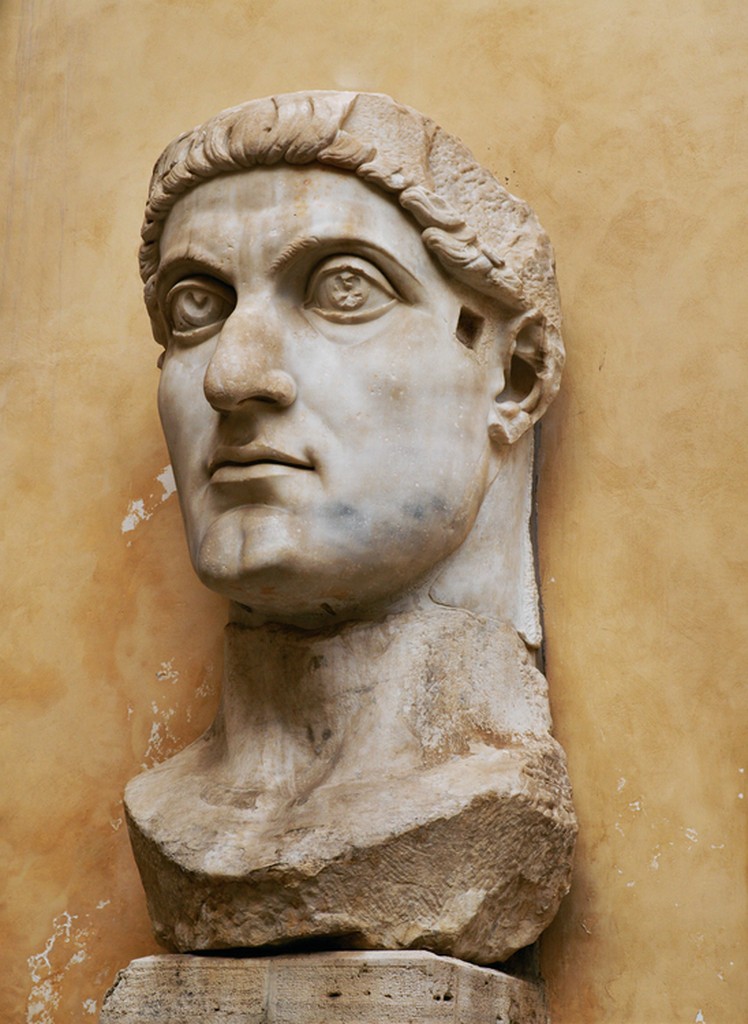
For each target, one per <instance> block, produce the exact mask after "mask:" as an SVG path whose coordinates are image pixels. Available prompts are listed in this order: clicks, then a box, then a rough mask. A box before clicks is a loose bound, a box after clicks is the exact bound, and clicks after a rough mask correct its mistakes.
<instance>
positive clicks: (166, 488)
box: [120, 465, 177, 533]
mask: <svg viewBox="0 0 748 1024" xmlns="http://www.w3.org/2000/svg"><path fill="white" fill-rule="evenodd" d="M156 480H157V481H158V483H159V484H160V485H161V493H160V494H159V493H157V492H155V491H152V492H151V493H150V494H149V495H148V497H147V498H134V499H133V500H132V501H131V502H130V504H129V505H128V506H127V513H126V515H125V518H124V519H123V520H122V525H121V527H120V529H121V531H122V533H132V531H133V530H134V529H135V527H136V526H138V525H139V524H140V523H145V522H147V521H148V520H149V519H150V518H151V516H152V515H153V513H154V512H155V511H156V509H157V508H158V507H159V506H160V505H163V503H164V502H165V501H168V499H169V498H170V497H171V496H172V494H175V493H176V489H177V485H176V481H175V480H174V471H173V470H172V468H171V466H170V465H167V466H164V468H163V469H162V470H161V472H160V473H158V474H157V475H156Z"/></svg>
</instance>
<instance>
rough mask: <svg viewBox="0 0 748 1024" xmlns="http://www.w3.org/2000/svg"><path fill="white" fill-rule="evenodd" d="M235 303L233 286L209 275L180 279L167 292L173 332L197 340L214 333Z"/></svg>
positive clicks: (167, 309)
mask: <svg viewBox="0 0 748 1024" xmlns="http://www.w3.org/2000/svg"><path fill="white" fill-rule="evenodd" d="M235 305H236V296H235V294H234V290H233V288H230V287H229V286H228V285H225V284H222V283H221V282H220V281H217V280H215V279H214V278H212V277H208V276H203V275H201V276H199V277H188V278H185V279H184V280H183V281H179V282H178V283H177V284H175V285H174V287H173V288H172V289H171V290H170V291H169V294H168V295H167V296H166V315H167V319H168V321H169V324H170V327H171V331H172V334H174V335H175V336H177V337H182V338H185V339H189V340H200V339H201V338H202V337H204V336H206V335H208V334H211V333H213V331H215V330H216V328H217V327H218V326H219V325H220V324H222V323H223V321H224V320H226V318H227V317H228V316H229V315H230V314H231V312H232V310H233V309H234V306H235Z"/></svg>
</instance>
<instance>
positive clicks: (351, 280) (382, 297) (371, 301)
mask: <svg viewBox="0 0 748 1024" xmlns="http://www.w3.org/2000/svg"><path fill="white" fill-rule="evenodd" d="M397 301H398V298H397V295H396V293H395V292H394V290H393V288H392V285H391V284H390V283H389V281H388V280H387V278H386V277H385V276H384V274H383V273H382V272H381V271H380V270H378V269H377V267H375V266H374V264H373V263H370V262H369V261H368V260H364V259H360V258H359V257H357V256H330V257H328V259H326V260H323V261H322V263H320V264H319V265H318V266H317V268H316V269H315V270H314V272H313V274H312V276H311V278H310V280H309V285H308V287H307V294H306V300H305V302H304V305H305V306H306V308H307V309H311V310H312V311H313V312H315V313H318V314H319V315H320V316H322V317H324V318H325V319H326V320H331V321H332V322H333V323H339V324H357V323H363V322H365V321H367V320H374V319H375V318H376V317H379V316H382V314H383V313H386V312H387V310H388V309H391V308H392V307H393V306H394V305H395V303H396V302H397Z"/></svg>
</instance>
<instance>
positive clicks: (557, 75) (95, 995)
mask: <svg viewBox="0 0 748 1024" xmlns="http://www.w3.org/2000/svg"><path fill="white" fill-rule="evenodd" d="M746 10H747V9H746V7H745V5H744V3H742V2H740V0H732V2H720V0H690V2H689V0H678V2H676V0H656V2H652V0H649V2H646V0H607V2H603V0H556V2H547V3H540V2H530V0H459V2H456V0H452V2H446V0H377V2H376V3H374V2H366V0H346V2H343V0H315V2H311V0H262V2H258V0H211V2H209V3H208V2H203V3H198V2H193V0H138V2H137V3H136V2H132V0H5V2H4V3H3V4H2V6H0V50H1V51H2V58H1V60H0V68H1V71H0V74H1V75H2V91H1V94H2V97H3V102H2V104H0V125H1V126H2V128H3V139H4V144H3V151H2V162H3V171H4V173H3V174H2V175H1V176H0V189H1V190H2V196H1V198H0V210H1V211H2V228H1V229H0V232H1V234H2V252H3V262H2V268H0V274H1V275H2V277H1V281H2V298H1V299H0V304H1V308H2V331H1V332H0V344H1V345H2V367H3V374H2V381H3V384H2V398H3V419H2V430H3V440H2V444H1V445H0V459H1V460H2V481H3V488H2V522H3V524H4V541H5V544H4V554H3V567H4V572H5V578H6V583H5V587H4V588H3V593H2V621H3V625H4V627H5V628H4V630H3V633H4V639H3V663H4V672H3V684H2V686H3V690H2V699H3V707H2V730H3V733H2V749H3V774H2V789H3V806H2V831H1V833H0V846H1V849H2V861H1V862H0V863H2V867H3V889H4V904H3V917H2V921H1V922H0V936H2V941H1V942H0V947H1V948H2V950H3V952H2V961H3V963H2V972H1V974H2V978H1V980H0V992H1V994H0V1020H2V1021H8V1022H11V1021H25V1022H26V1024H51V1022H54V1024H62V1022H74V1021H76V1022H77V1021H85V1020H89V1019H90V1020H94V1019H95V1017H96V1012H97V1009H98V1008H99V1007H100V1003H101V997H102V994H103V992H104V991H105V989H106V987H107V985H108V984H109V983H110V982H111V980H112V978H113V976H114V973H115V971H116V970H117V968H118V967H121V966H123V965H124V964H126V963H127V962H128V961H129V960H130V959H131V958H132V957H134V956H138V955H143V954H147V953H150V952H153V951H155V950H156V946H155V943H154V941H153V940H152V938H151V937H150V932H149V925H148V922H147V918H146V913H145V907H144V901H143V898H142V896H141V893H140V888H139V883H138V879H137V877H136V872H135V868H134V866H133V864H132V861H131V859H130V854H129V848H128V843H127V838H126V835H125V828H124V827H123V824H122V807H121V803H120V795H121V792H122V788H123V786H124V783H125V781H126V780H127V779H128V778H129V777H130V776H132V775H133V774H135V773H136V772H137V771H138V770H139V768H140V766H141V765H150V764H152V763H154V762H156V761H158V760H159V759H161V758H163V757H164V756H166V755H168V754H169V753H170V752H172V751H174V750H176V749H177V748H179V747H180V746H181V745H183V743H184V742H185V741H186V740H187V739H190V738H192V737H194V736H195V735H197V734H198V732H199V731H200V730H201V729H202V727H203V726H204V725H205V724H206V723H207V722H208V721H209V719H210V717H211V712H212V708H213V706H214V703H215V699H216V688H217V677H218V673H219V669H220V633H221V625H222V622H223V615H224V612H223V608H222V605H221V602H220V601H219V600H218V599H216V598H213V597H212V596H211V595H210V594H208V593H207V592H205V593H204V592H203V591H202V589H201V588H200V587H199V585H198V584H197V582H196V581H194V580H193V578H192V574H191V571H190V569H189V568H188V566H187V560H186V555H185V550H184V545H183V541H182V537H181V529H180V524H179V518H178V510H177V505H176V499H175V497H174V495H173V494H171V493H170V490H171V488H170V484H169V480H168V476H162V475H163V472H164V469H165V467H166V466H167V461H168V460H167V456H166V452H165V449H164V446H163V443H162V441H161V439H160V435H159V429H158V425H157V419H156V413H155V406H154V390H155V386H156V370H155V356H156V350H155V346H154V345H153V343H152V342H151V341H150V340H149V334H148V326H147V322H146V317H145V314H144V312H143V310H142V309H141V305H140V294H139V282H138V278H137V274H136V269H135V252H136V244H137V231H138V227H139V223H140V217H141V208H142V200H143V196H144V189H145V185H146V181H147V177H148V174H149V170H150V165H151V163H152V161H153V159H154V158H155V156H156V155H157V153H158V152H159V150H160V148H161V147H162V145H163V144H164V143H165V142H166V141H168V140H169V139H170V138H171V137H172V136H173V135H174V134H175V133H177V132H178V131H180V130H182V129H183V128H185V127H189V126H191V125H192V124H194V123H197V122H198V121H199V120H202V119H203V118H204V117H206V116H208V115H210V114H212V113H214V112H216V111H217V110H218V109H220V108H222V107H224V106H227V105H230V104H232V103H236V102H239V101H240V100H243V99H245V98H249V97H252V96H259V95H265V94H267V93H270V92H273V91H284V90H292V89H297V88H303V87H305V86H312V87H316V88H361V89H372V90H379V91H384V92H389V93H391V94H393V95H395V96H397V97H398V98H400V99H402V100H403V101H404V102H407V103H410V104H412V105H413V106H416V107H418V108H420V109H423V110H424V111H426V112H427V113H429V114H431V115H432V116H433V117H434V118H436V119H437V120H438V121H439V122H440V123H442V124H443V125H444V126H445V127H446V128H448V129H449V130H451V131H453V132H454V133H456V134H458V135H459V136H461V137H462V138H463V139H464V140H465V141H466V142H467V143H468V144H469V145H470V146H471V147H472V148H473V149H474V151H475V153H476V155H477V156H478V158H479V159H481V160H482V161H484V162H485V163H487V164H488V165H489V166H490V167H491V168H492V169H493V170H494V171H495V173H496V174H497V175H498V176H499V177H500V178H501V179H506V181H507V183H508V185H509V187H510V188H511V189H512V190H513V191H515V192H517V193H518V194H519V195H521V196H523V197H524V198H526V199H528V200H529V201H530V202H531V203H532V205H533V206H534V207H535V208H536V210H537V211H538V213H539V215H540V217H541V219H542V221H543V223H544V224H545V225H546V227H547V228H548V230H549V232H550V234H551V236H552V238H553V240H554V243H555V245H556V250H557V255H558V263H559V274H560V281H561V286H562V292H563V298H564V304H565V311H566V338H567V343H568V348H569V361H568V372H567V374H566V381H565V390H564V393H563V396H562V398H561V399H560V400H559V402H558V404H557V405H556V406H555V408H554V409H553V411H552V413H551V414H550V416H549V417H548V419H547V421H546V423H545V426H544V429H543V451H542V459H541V465H540V489H539V495H540V527H539V532H540V545H541V556H540V565H541V574H542V582H543V588H544V598H545V619H546V628H547V659H548V673H549V676H550V679H551V684H552V699H553V707H554V714H555V719H556V726H557V733H558V735H559V737H560V738H561V740H562V741H563V743H564V744H565V746H566V748H567V750H568V752H569V761H570V769H571V774H572V778H573V782H574V785H575V793H576V803H577V807H578V811H579V818H580V823H581V833H580V840H579V847H578V859H577V868H576V873H575V879H574V889H573V891H572V894H571V895H570V896H569V898H568V899H567V900H566V902H565V904H564V906H563V908H562V911H561V914H560V916H559V918H558V920H557V922H556V923H555V924H554V926H553V927H552V929H551V931H550V932H549V933H548V934H547V937H546V939H545V941H544V946H543V963H544V970H545V973H546V976H547V979H548V986H549V993H550V1002H551V1006H552V1010H553V1020H554V1024H675V1022H679V1024H681V1022H682V1024H689V1022H701V1021H704V1022H706V1024H740V1022H742V1021H743V1020H745V1019H746V1013H747V1012H748V1011H746V1006H748V992H747V991H746V980H745V976H746V972H745V965H746V955H745V954H746V938H747V935H746V917H747V915H746V909H747V907H746V886H745V866H746V846H747V844H746V830H745V805H746V803H747V802H748V799H744V798H743V794H744V793H746V792H748V788H747V783H746V778H745V773H744V769H745V766H746V761H747V760H748V758H746V754H745V738H746V730H745V724H746V696H745V690H746V687H745V674H746V669H745V665H746V647H747V646H748V645H747V643H746V640H745V632H746V631H745V625H746V601H745V593H746V562H747V560H748V556H747V554H746V552H747V551H748V547H747V545H746V529H745V526H744V521H745V512H744V511H742V508H743V507H744V504H745V499H746V496H747V494H748V481H747V479H746V471H745V461H746V460H745V446H744V437H745V436H746V433H747V428H748V422H747V419H748V417H747V415H746V402H745V399H744V393H745V388H746V385H748V370H747V368H746V357H745V351H746V343H745V331H746V323H748V303H747V302H746V292H747V291H748V289H747V288H746V258H745V257H746V218H745V176H746V168H748V152H747V150H748V146H747V144H746V103H745V88H744V83H745V68H746V45H745V43H746V21H747V20H748V19H747V15H746ZM160 476H162V479H161V480H160V479H159V477H160ZM139 503H140V504H139Z"/></svg>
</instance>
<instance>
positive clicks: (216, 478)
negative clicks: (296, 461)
mask: <svg viewBox="0 0 748 1024" xmlns="http://www.w3.org/2000/svg"><path fill="white" fill-rule="evenodd" d="M310 468H311V467H309V468H307V467H306V466H288V465H286V464H284V463H278V462H250V463H248V464H247V465H240V464H237V463H231V464H230V465H225V466H219V467H218V468H217V469H216V470H215V471H214V472H213V475H212V476H211V483H214V484H241V483H245V482H246V481H248V480H266V479H268V478H269V477H276V476H288V475H289V474H291V473H308V472H309V471H310Z"/></svg>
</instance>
